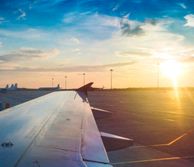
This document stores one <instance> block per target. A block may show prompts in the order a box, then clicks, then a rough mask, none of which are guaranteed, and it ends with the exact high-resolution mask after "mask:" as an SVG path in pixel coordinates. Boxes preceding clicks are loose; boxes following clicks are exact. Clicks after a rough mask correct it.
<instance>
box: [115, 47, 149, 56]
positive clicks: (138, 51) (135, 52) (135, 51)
mask: <svg viewBox="0 0 194 167" xmlns="http://www.w3.org/2000/svg"><path fill="white" fill-rule="evenodd" d="M115 54H116V56H119V57H134V56H143V57H144V56H150V55H151V53H150V52H149V51H146V50H144V49H143V48H136V49H130V50H128V51H121V52H116V53H115Z"/></svg>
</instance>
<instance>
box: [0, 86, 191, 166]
mask: <svg viewBox="0 0 194 167" xmlns="http://www.w3.org/2000/svg"><path fill="white" fill-rule="evenodd" d="M47 93H49V91H10V92H8V93H6V94H5V93H0V100H1V101H2V102H4V103H5V102H9V104H10V106H14V105H17V104H20V103H23V102H25V101H28V100H30V99H33V98H36V97H38V96H42V95H44V94H47ZM89 101H90V104H91V106H93V107H97V108H101V109H105V110H109V111H111V112H112V115H111V116H110V117H108V118H105V119H100V120H97V125H98V127H99V129H100V131H103V132H107V133H112V134H116V135H120V136H123V137H128V138H131V139H133V140H134V145H133V146H131V147H129V148H125V149H122V150H117V151H112V152H108V156H109V159H110V161H111V164H112V165H113V166H114V167H131V166H132V167H163V166H165V167H193V166H194V128H193V127H194V91H193V90H182V91H178V90H157V89H156V90H154V89H153V90H147V89H145V90H144V89H139V90H128V91H127V90H125V91H124V90H123V91H92V92H89Z"/></svg>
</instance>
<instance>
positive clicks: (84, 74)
mask: <svg viewBox="0 0 194 167" xmlns="http://www.w3.org/2000/svg"><path fill="white" fill-rule="evenodd" d="M82 75H83V85H85V79H86V78H85V76H86V73H83V74H82Z"/></svg>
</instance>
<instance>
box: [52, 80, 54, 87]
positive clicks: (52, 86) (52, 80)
mask: <svg viewBox="0 0 194 167" xmlns="http://www.w3.org/2000/svg"><path fill="white" fill-rule="evenodd" d="M53 86H54V78H52V88H53Z"/></svg>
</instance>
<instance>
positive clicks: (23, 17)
mask: <svg viewBox="0 0 194 167" xmlns="http://www.w3.org/2000/svg"><path fill="white" fill-rule="evenodd" d="M18 13H19V16H18V17H17V20H25V19H26V12H25V11H23V10H22V9H18Z"/></svg>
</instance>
